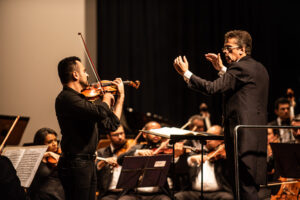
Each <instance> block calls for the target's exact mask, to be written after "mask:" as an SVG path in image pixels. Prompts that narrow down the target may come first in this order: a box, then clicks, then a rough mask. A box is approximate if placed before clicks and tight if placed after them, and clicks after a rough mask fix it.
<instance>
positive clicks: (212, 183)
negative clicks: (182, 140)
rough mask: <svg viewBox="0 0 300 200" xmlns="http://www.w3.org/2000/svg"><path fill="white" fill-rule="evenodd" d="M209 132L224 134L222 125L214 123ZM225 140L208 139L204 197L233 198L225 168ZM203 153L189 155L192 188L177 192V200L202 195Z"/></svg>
mask: <svg viewBox="0 0 300 200" xmlns="http://www.w3.org/2000/svg"><path fill="white" fill-rule="evenodd" d="M207 132H208V133H212V134H215V135H223V131H222V127H221V126H219V125H213V126H211V127H210V128H209V129H208V130H207ZM223 142H224V141H223V140H207V143H206V149H207V150H208V152H207V153H206V154H205V155H204V157H203V158H204V161H203V162H204V163H203V172H204V174H203V191H204V193H203V197H204V199H207V200H217V199H224V200H225V199H233V195H232V189H231V187H230V184H229V182H228V177H227V176H228V173H227V172H226V170H225V168H224V167H225V165H224V162H225V160H224V159H225V157H226V153H225V149H224V145H223ZM201 159H202V156H201V154H195V155H192V153H191V156H189V157H188V159H187V162H188V165H189V168H190V179H191V188H190V189H189V190H187V191H182V192H178V193H176V194H175V197H176V199H177V200H198V199H200V196H201V173H202V172H201V166H200V164H201Z"/></svg>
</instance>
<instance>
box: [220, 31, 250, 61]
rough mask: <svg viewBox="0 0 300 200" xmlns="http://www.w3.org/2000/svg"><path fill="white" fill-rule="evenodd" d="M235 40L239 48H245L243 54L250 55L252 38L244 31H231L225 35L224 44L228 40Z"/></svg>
mask: <svg viewBox="0 0 300 200" xmlns="http://www.w3.org/2000/svg"><path fill="white" fill-rule="evenodd" d="M231 38H236V39H237V41H236V42H237V44H238V46H239V47H245V52H246V54H247V55H249V56H250V55H251V51H252V37H251V35H250V34H249V33H248V32H247V31H244V30H232V31H228V32H227V33H226V34H225V37H224V40H225V42H226V41H228V39H231Z"/></svg>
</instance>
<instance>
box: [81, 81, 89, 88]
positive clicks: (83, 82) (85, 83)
mask: <svg viewBox="0 0 300 200" xmlns="http://www.w3.org/2000/svg"><path fill="white" fill-rule="evenodd" d="M79 84H80V85H81V86H82V88H86V87H87V86H89V83H88V82H87V81H82V80H79Z"/></svg>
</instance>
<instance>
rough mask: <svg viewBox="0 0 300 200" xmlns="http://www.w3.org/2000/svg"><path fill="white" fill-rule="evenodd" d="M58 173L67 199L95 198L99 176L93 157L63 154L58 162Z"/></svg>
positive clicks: (90, 199)
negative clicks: (97, 175) (65, 155)
mask: <svg viewBox="0 0 300 200" xmlns="http://www.w3.org/2000/svg"><path fill="white" fill-rule="evenodd" d="M58 173H59V178H60V180H61V182H62V185H63V187H64V190H65V196H66V200H95V198H96V187H97V177H96V168H95V161H94V159H93V158H91V157H88V158H85V157H82V156H78V157H77V156H72V157H64V156H63V157H61V158H60V160H59V162H58Z"/></svg>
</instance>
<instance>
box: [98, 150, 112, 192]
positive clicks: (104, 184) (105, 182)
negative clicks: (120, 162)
mask: <svg viewBox="0 0 300 200" xmlns="http://www.w3.org/2000/svg"><path fill="white" fill-rule="evenodd" d="M97 154H98V156H99V157H103V158H108V157H112V156H113V153H112V151H111V148H110V146H108V147H105V148H101V149H99V150H98V151H97ZM112 175H113V170H112V169H111V168H110V166H109V165H105V166H104V167H103V168H101V169H100V170H99V171H98V170H97V187H98V190H99V193H100V197H103V196H105V195H106V193H107V191H108V188H109V185H110V183H111V180H112Z"/></svg>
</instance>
